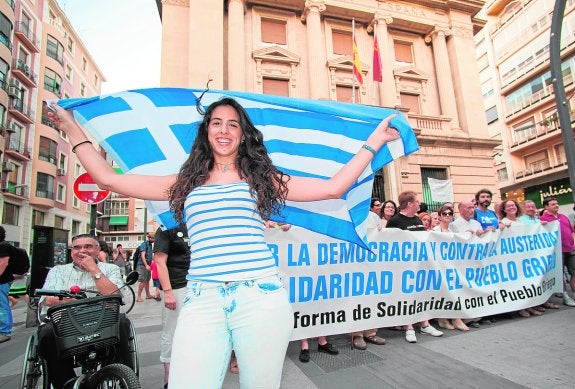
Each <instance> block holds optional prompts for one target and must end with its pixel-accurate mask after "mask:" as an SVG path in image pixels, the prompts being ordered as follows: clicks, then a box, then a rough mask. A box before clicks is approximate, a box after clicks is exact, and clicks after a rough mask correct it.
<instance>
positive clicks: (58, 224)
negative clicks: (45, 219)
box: [54, 215, 65, 228]
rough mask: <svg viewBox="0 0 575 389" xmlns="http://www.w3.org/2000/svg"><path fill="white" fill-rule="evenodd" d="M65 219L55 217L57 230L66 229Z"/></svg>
mask: <svg viewBox="0 0 575 389" xmlns="http://www.w3.org/2000/svg"><path fill="white" fill-rule="evenodd" d="M64 220H65V219H64V218H63V217H62V216H58V215H55V216H54V227H56V228H64Z"/></svg>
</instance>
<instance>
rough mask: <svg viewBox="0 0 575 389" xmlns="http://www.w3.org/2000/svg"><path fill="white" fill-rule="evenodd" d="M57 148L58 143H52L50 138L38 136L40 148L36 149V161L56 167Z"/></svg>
mask: <svg viewBox="0 0 575 389" xmlns="http://www.w3.org/2000/svg"><path fill="white" fill-rule="evenodd" d="M57 148H58V143H57V142H54V141H53V140H52V139H50V138H46V137H45V136H40V147H39V149H38V159H40V160H42V161H46V162H50V163H52V164H54V165H56V155H57V154H56V149H57Z"/></svg>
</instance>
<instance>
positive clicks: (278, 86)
mask: <svg viewBox="0 0 575 389" xmlns="http://www.w3.org/2000/svg"><path fill="white" fill-rule="evenodd" d="M263 93H264V94H266V95H277V96H288V97H289V81H288V80H276V79H273V78H264V79H263Z"/></svg>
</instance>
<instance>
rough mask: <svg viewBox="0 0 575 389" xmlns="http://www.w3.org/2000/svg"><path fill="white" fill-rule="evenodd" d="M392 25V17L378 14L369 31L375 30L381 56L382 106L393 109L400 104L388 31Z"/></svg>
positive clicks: (380, 92) (380, 89)
mask: <svg viewBox="0 0 575 389" xmlns="http://www.w3.org/2000/svg"><path fill="white" fill-rule="evenodd" d="M391 23H393V18H392V17H391V15H388V14H381V13H376V14H375V15H374V18H373V21H372V23H371V26H370V27H368V29H367V31H368V32H370V30H375V34H377V44H378V46H379V55H380V56H381V82H380V83H378V86H377V89H378V90H379V101H380V105H381V106H383V107H390V108H393V107H395V106H396V105H397V104H398V100H397V91H396V88H395V79H394V77H393V68H394V67H395V56H394V55H393V45H392V42H390V39H389V32H388V31H387V25H388V24H391Z"/></svg>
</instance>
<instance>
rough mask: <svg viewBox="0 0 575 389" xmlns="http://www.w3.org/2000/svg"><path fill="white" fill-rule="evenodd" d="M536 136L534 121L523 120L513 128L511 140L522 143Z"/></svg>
mask: <svg viewBox="0 0 575 389" xmlns="http://www.w3.org/2000/svg"><path fill="white" fill-rule="evenodd" d="M536 135H537V130H536V128H535V119H533V118H531V119H529V120H525V121H523V122H521V123H519V124H518V125H515V126H513V139H514V140H515V142H524V141H526V140H529V139H531V138H533V137H535V136H536Z"/></svg>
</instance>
